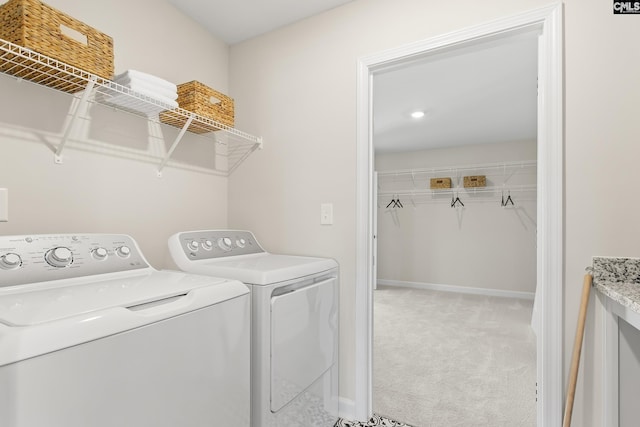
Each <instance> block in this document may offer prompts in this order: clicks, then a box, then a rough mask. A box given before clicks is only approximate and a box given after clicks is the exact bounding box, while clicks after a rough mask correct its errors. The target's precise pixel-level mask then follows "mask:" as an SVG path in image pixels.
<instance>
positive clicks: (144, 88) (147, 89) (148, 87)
mask: <svg viewBox="0 0 640 427" xmlns="http://www.w3.org/2000/svg"><path fill="white" fill-rule="evenodd" d="M115 83H117V84H119V85H122V86H124V87H128V88H129V89H131V90H133V91H135V92H140V93H144V94H145V95H148V94H154V95H157V96H158V97H162V98H167V99H171V100H172V101H175V100H176V99H178V92H177V90H176V89H173V90H170V89H168V88H166V87H164V86H155V85H153V84H151V83H149V82H147V81H143V80H130V79H124V80H118V81H115ZM174 87H175V86H174ZM148 96H150V95H148Z"/></svg>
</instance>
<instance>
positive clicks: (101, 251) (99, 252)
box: [91, 248, 109, 261]
mask: <svg viewBox="0 0 640 427" xmlns="http://www.w3.org/2000/svg"><path fill="white" fill-rule="evenodd" d="M91 255H92V256H93V258H94V259H97V260H98V261H102V260H105V259H107V255H109V253H108V252H107V250H106V249H105V248H96V249H94V250H93V251H91Z"/></svg>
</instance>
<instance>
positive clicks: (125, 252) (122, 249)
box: [116, 246, 131, 258]
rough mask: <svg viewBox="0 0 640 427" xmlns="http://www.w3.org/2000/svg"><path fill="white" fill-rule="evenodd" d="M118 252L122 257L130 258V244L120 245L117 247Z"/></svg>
mask: <svg viewBox="0 0 640 427" xmlns="http://www.w3.org/2000/svg"><path fill="white" fill-rule="evenodd" d="M116 254H118V256H119V257H120V258H129V255H131V249H129V246H120V247H119V248H116Z"/></svg>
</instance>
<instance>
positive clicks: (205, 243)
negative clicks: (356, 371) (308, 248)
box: [169, 230, 339, 427]
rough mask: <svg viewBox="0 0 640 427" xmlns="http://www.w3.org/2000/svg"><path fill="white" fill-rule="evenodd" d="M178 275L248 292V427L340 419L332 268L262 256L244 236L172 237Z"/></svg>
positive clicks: (317, 261)
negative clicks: (237, 284) (240, 285)
mask: <svg viewBox="0 0 640 427" xmlns="http://www.w3.org/2000/svg"><path fill="white" fill-rule="evenodd" d="M169 249H170V252H171V255H172V257H173V259H174V261H175V262H176V264H177V265H178V267H180V268H181V269H182V270H184V271H187V272H191V273H198V274H208V275H212V276H218V277H225V278H229V279H237V280H240V281H242V282H244V283H245V284H246V285H248V286H249V289H250V290H251V304H252V308H251V313H252V317H251V425H252V426H253V427H333V426H334V424H335V423H336V421H337V420H338V301H339V299H338V292H339V289H338V264H337V263H336V262H335V261H334V260H332V259H326V258H311V257H301V256H290V255H275V254H271V253H268V252H266V251H265V250H264V249H263V248H262V247H261V246H260V245H259V244H258V241H257V240H256V239H255V237H254V236H253V234H252V233H251V232H249V231H238V230H208V231H188V232H183V233H178V234H175V235H173V236H171V238H170V239H169Z"/></svg>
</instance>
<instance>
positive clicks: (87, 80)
mask: <svg viewBox="0 0 640 427" xmlns="http://www.w3.org/2000/svg"><path fill="white" fill-rule="evenodd" d="M0 72H1V73H3V74H7V75H11V76H14V77H16V78H18V79H24V80H28V81H31V82H34V83H37V84H39V85H43V86H47V87H49V88H52V89H56V90H59V91H62V92H67V93H71V94H75V93H78V92H82V91H86V93H85V94H83V96H82V102H97V103H99V104H103V105H107V106H109V107H112V108H115V109H117V110H121V111H125V112H128V113H131V114H134V115H137V116H141V117H144V118H146V119H147V120H152V121H154V122H158V123H159V122H160V120H159V114H162V115H163V120H162V122H163V123H166V124H169V125H171V126H174V127H177V128H179V129H181V132H180V134H179V135H178V138H176V140H175V141H174V143H173V145H172V146H171V148H170V149H169V151H168V153H167V156H166V158H165V159H164V160H163V161H162V163H161V164H160V166H159V168H158V174H160V173H161V171H162V169H163V168H164V167H165V165H166V164H167V162H168V160H169V158H170V156H171V155H172V154H173V151H174V150H175V148H176V146H177V145H178V144H179V143H180V141H181V140H182V137H183V136H184V134H185V132H187V131H188V132H190V133H193V134H197V135H201V136H204V137H206V138H209V139H210V140H213V141H214V142H215V143H216V144H217V147H218V149H216V152H217V155H218V156H221V157H223V158H224V159H225V161H224V162H221V163H222V164H221V165H220V166H218V165H216V169H219V170H220V171H221V172H223V173H224V174H225V175H229V174H231V173H232V172H233V171H234V170H235V169H236V168H237V167H238V166H239V165H240V164H241V163H242V162H243V161H244V160H245V159H246V158H247V157H249V155H250V154H251V153H253V152H254V151H255V150H256V149H258V148H262V139H261V138H259V137H257V136H254V135H250V134H248V133H246V132H242V131H240V130H238V129H235V128H232V127H230V126H227V125H225V124H222V123H218V122H216V121H215V120H212V119H210V118H207V117H203V116H200V115H198V114H195V113H192V112H191V111H187V110H184V109H182V108H173V107H172V106H170V105H168V104H165V103H163V102H161V101H159V100H156V99H154V98H152V97H149V96H146V95H144V94H141V93H137V92H135V91H132V90H131V89H129V88H128V87H125V86H122V85H120V84H117V83H115V82H113V81H111V80H107V79H104V78H102V77H99V76H96V75H94V74H91V73H88V72H86V71H84V70H81V69H79V68H76V67H73V66H71V65H69V64H66V63H63V62H60V61H58V60H55V59H53V58H50V57H48V56H45V55H42V54H40V53H37V52H34V51H32V50H30V49H27V48H24V47H22V46H18V45H16V44H13V43H10V42H8V41H6V40H2V39H0ZM74 116H77V114H74ZM72 125H73V121H72V123H70V124H69V125H68V129H67V131H66V132H65V134H64V136H63V140H62V141H61V143H60V145H59V147H58V150H57V152H56V162H58V163H61V154H62V148H64V144H65V142H66V139H67V137H68V133H69V132H68V131H69V129H70V127H71V126H72Z"/></svg>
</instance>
